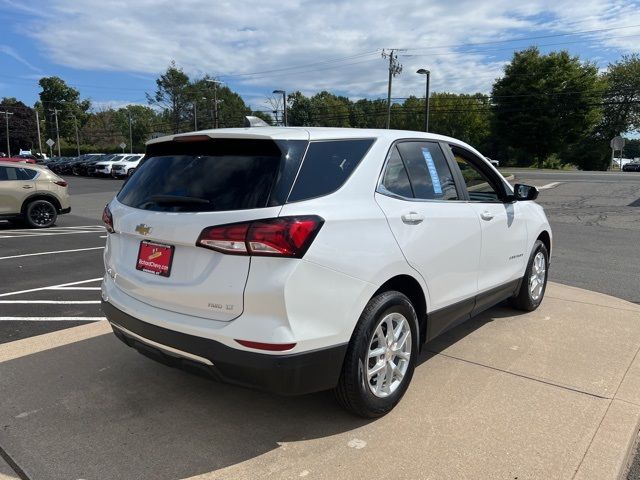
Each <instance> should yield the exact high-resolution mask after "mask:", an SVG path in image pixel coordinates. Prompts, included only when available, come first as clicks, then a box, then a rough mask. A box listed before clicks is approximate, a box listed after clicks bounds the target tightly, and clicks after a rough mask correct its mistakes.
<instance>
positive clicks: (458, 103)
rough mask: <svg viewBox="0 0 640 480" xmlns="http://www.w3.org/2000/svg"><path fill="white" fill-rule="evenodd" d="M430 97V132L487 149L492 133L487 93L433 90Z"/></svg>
mask: <svg viewBox="0 0 640 480" xmlns="http://www.w3.org/2000/svg"><path fill="white" fill-rule="evenodd" d="M429 100H430V102H429V110H430V112H429V130H430V131H431V132H434V133H439V134H441V135H447V136H449V137H454V138H458V139H460V140H462V141H463V142H467V143H469V144H470V145H473V146H474V147H476V148H478V149H481V150H483V149H484V148H486V144H487V141H488V139H489V136H490V134H491V106H490V102H489V97H488V96H487V95H484V94H482V93H475V94H473V95H467V94H455V93H434V94H432V95H431V97H430V99H429ZM423 105H424V103H423Z"/></svg>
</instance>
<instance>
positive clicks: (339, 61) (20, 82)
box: [0, 0, 640, 110]
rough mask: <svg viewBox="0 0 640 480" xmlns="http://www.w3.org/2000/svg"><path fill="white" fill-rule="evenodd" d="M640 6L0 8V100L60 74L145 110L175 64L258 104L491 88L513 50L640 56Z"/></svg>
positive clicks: (601, 62) (88, 1) (610, 2)
mask: <svg viewBox="0 0 640 480" xmlns="http://www.w3.org/2000/svg"><path fill="white" fill-rule="evenodd" d="M639 7H640V1H632V0H582V1H580V2H576V1H569V0H530V1H526V2H517V1H514V0H484V1H478V0H472V1H471V0H447V1H442V0H438V1H433V0H421V1H420V0H393V1H389V0H386V1H379V0H352V1H349V2H346V1H345V2H341V1H323V0H321V1H318V0H316V1H306V0H291V1H289V0H261V1H248V0H247V1H237V0H236V1H232V0H223V1H219V0H171V1H169V0H127V1H125V0H0V25H1V26H2V27H1V28H0V97H5V96H9V97H16V98H18V99H19V100H22V101H23V102H25V103H26V104H28V105H33V103H34V102H35V101H36V100H37V98H38V93H39V91H40V88H39V86H38V79H39V78H41V77H43V76H51V75H57V76H59V77H61V78H63V79H64V80H65V81H66V82H67V83H68V84H69V85H72V86H74V87H75V88H77V89H78V90H79V91H80V93H81V96H82V98H89V99H91V101H92V102H93V105H94V106H95V107H98V108H104V107H108V106H112V107H120V106H124V105H126V104H129V103H140V104H146V100H145V93H151V92H153V91H154V90H155V79H156V78H157V77H158V75H159V74H160V73H162V72H163V71H165V70H166V68H167V66H168V65H169V63H170V62H171V61H172V60H175V62H176V63H177V65H178V66H180V67H182V68H183V69H184V71H185V72H186V73H187V74H188V75H189V76H190V77H192V78H194V79H197V78H199V77H202V76H204V75H205V74H208V75H210V76H212V77H216V78H219V79H220V80H221V81H223V82H225V83H226V84H227V85H228V86H229V87H230V88H231V89H232V90H234V91H236V92H238V93H239V94H240V95H241V96H242V97H243V98H244V100H245V102H247V103H248V104H249V105H251V106H252V108H253V109H256V110H259V109H270V107H268V106H267V103H266V101H267V99H268V98H269V97H272V96H273V95H272V93H271V92H272V91H273V90H275V89H278V90H285V91H287V92H291V91H295V90H300V91H302V92H303V93H305V94H306V95H312V94H314V93H317V92H319V91H321V90H329V91H331V92H332V93H336V94H340V95H346V96H348V97H350V98H352V99H359V98H384V97H386V90H387V76H388V72H387V67H388V63H387V62H386V61H385V60H384V59H383V58H382V56H381V54H382V51H383V49H387V51H388V50H389V49H397V50H398V51H397V53H398V60H399V62H400V63H401V64H402V66H403V70H402V72H401V73H400V75H398V76H397V77H396V78H394V81H393V94H392V96H393V97H394V98H398V99H401V98H404V97H408V96H410V95H416V96H424V88H425V78H424V76H421V75H418V74H416V70H418V69H420V68H426V69H428V70H430V71H431V89H432V91H438V92H444V91H446V92H455V93H473V92H484V93H488V92H490V90H491V85H492V83H493V81H494V80H495V79H496V78H498V77H500V76H501V74H502V71H503V67H504V65H505V64H506V63H507V62H508V61H509V60H510V59H511V57H512V56H513V53H514V52H515V51H518V50H522V49H524V48H527V47H529V46H531V45H537V46H538V47H539V48H540V50H541V51H543V52H549V51H553V50H562V49H566V50H568V51H569V52H571V53H572V54H575V55H579V56H580V58H581V59H583V60H585V61H587V60H588V61H591V62H593V63H595V64H597V65H598V67H599V68H601V69H606V67H607V65H608V64H609V63H610V62H614V61H616V60H618V59H620V57H621V56H622V55H624V54H629V53H633V52H638V51H640V48H639V47H640V8H639Z"/></svg>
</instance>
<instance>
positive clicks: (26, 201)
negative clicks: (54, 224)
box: [20, 193, 62, 215]
mask: <svg viewBox="0 0 640 480" xmlns="http://www.w3.org/2000/svg"><path fill="white" fill-rule="evenodd" d="M36 200H46V201H47V202H51V203H52V204H53V206H54V207H55V208H56V210H57V211H58V212H59V211H60V210H62V205H61V204H60V201H59V200H58V199H57V198H56V197H55V196H54V195H51V194H47V193H34V194H33V195H30V196H28V197H27V198H25V199H24V202H22V207H21V208H20V213H21V214H22V215H24V214H25V213H26V211H27V205H29V204H30V203H31V202H34V201H36Z"/></svg>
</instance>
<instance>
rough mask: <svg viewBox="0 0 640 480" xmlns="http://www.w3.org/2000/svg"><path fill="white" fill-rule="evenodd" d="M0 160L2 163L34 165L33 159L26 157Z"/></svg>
mask: <svg viewBox="0 0 640 480" xmlns="http://www.w3.org/2000/svg"><path fill="white" fill-rule="evenodd" d="M0 160H2V161H3V162H16V163H36V161H35V160H34V159H32V158H26V157H2V158H0Z"/></svg>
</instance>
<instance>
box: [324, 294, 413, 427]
mask: <svg viewBox="0 0 640 480" xmlns="http://www.w3.org/2000/svg"><path fill="white" fill-rule="evenodd" d="M391 313H399V314H401V315H402V316H403V317H404V318H405V319H406V321H407V323H408V326H409V329H410V330H409V331H410V333H411V335H410V342H411V345H410V358H409V359H408V360H407V361H406V364H404V365H403V366H404V367H406V371H405V372H404V376H403V377H402V379H401V380H399V382H400V383H399V384H398V385H397V386H396V387H395V390H394V391H393V392H391V393H389V394H388V395H387V396H385V397H384V398H381V397H380V396H376V395H375V394H374V393H373V391H372V388H374V387H371V386H370V380H369V379H368V378H367V372H366V369H367V368H368V367H369V366H370V362H371V361H373V362H374V365H375V364H376V362H384V360H383V357H384V355H381V356H380V359H378V360H375V359H369V347H370V344H371V343H372V338H373V337H374V334H375V331H376V329H377V327H378V326H379V325H380V322H381V321H382V320H383V319H384V318H385V317H387V315H389V314H391ZM381 328H383V327H382V326H381ZM419 338H420V337H419V334H418V320H417V317H416V312H415V310H414V308H413V305H412V304H411V301H409V299H408V298H407V297H406V296H405V295H403V294H402V293H400V292H396V291H388V292H383V293H380V294H379V295H376V296H375V297H373V298H372V299H371V300H370V301H369V303H368V304H367V306H366V307H365V309H364V311H363V312H362V315H360V319H359V320H358V323H357V325H356V328H355V330H354V332H353V335H352V336H351V341H350V342H349V347H348V348H347V353H346V355H345V359H344V364H343V366H342V373H341V375H340V380H339V381H338V385H337V387H336V388H335V390H334V393H335V396H336V399H337V401H338V403H339V404H340V405H341V406H342V407H343V408H345V409H346V410H347V411H349V412H351V413H354V414H356V415H358V416H361V417H365V418H377V417H381V416H383V415H385V414H386V413H388V412H390V411H391V410H392V409H393V407H395V406H396V405H397V404H398V402H399V401H400V399H401V398H402V396H403V395H404V394H405V392H406V391H407V388H408V386H409V384H410V383H411V378H412V377H413V371H414V369H415V366H416V362H417V357H418V352H419V344H418V342H419ZM395 360H396V361H397V362H398V363H397V364H398V365H400V363H401V362H402V360H400V359H398V357H395ZM385 375H386V371H385ZM393 375H394V374H392V375H391V377H392V382H393ZM374 378H376V376H375V375H374V376H372V381H373V379H374ZM383 384H385V383H384V382H383Z"/></svg>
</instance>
